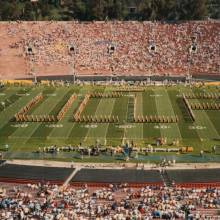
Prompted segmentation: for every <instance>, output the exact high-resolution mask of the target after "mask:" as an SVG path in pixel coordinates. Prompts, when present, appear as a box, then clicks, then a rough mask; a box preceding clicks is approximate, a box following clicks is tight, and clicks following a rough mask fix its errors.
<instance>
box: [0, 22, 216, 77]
mask: <svg viewBox="0 0 220 220" xmlns="http://www.w3.org/2000/svg"><path fill="white" fill-rule="evenodd" d="M1 30H4V32H2V33H3V35H7V36H8V37H9V38H11V39H14V40H13V41H11V42H9V48H10V49H11V50H14V51H16V50H17V52H16V53H18V54H17V55H18V56H25V59H26V61H27V63H29V66H31V65H32V66H33V65H34V66H35V67H37V66H38V65H44V66H45V67H47V66H52V65H54V64H55V63H56V64H59V65H61V66H62V65H63V66H69V67H70V68H69V69H71V68H74V71H75V72H76V73H77V74H99V75H111V74H118V75H143V74H146V75H150V74H153V75H155V74H159V75H186V74H190V75H191V74H219V72H220V63H219V55H220V44H219V42H220V34H219V33H220V22H219V21H212V20H207V21H201V22H199V21H195V22H184V23H178V24H173V23H172V24H169V23H161V22H134V21H133V22H132V21H131V22H120V21H115V22H104V21H103V22H98V21H97V22H90V23H78V22H53V21H50V22H30V23H28V22H17V23H16V22H10V23H7V22H6V23H4V24H2V25H1ZM5 30H6V31H5ZM3 61H4V60H3ZM30 63H31V65H30ZM35 71H36V72H37V68H36V69H35ZM41 71H42V70H41ZM65 71H66V69H65ZM65 71H64V72H65ZM64 72H63V73H62V71H61V70H60V69H59V73H61V74H64ZM65 73H67V72H65ZM54 74H58V73H56V70H54Z"/></svg>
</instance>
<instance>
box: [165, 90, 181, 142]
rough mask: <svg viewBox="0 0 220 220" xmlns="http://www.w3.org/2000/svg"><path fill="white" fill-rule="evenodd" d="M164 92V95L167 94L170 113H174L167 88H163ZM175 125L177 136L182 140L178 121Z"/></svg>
mask: <svg viewBox="0 0 220 220" xmlns="http://www.w3.org/2000/svg"><path fill="white" fill-rule="evenodd" d="M165 92H166V95H167V99H168V100H169V101H168V102H169V104H170V107H171V111H172V114H173V115H175V112H174V110H173V105H172V103H171V101H170V96H169V94H168V92H167V90H165ZM175 125H176V127H177V129H178V133H179V137H180V139H181V140H182V139H183V137H182V134H181V132H180V128H179V125H178V122H177V123H176V124H175Z"/></svg>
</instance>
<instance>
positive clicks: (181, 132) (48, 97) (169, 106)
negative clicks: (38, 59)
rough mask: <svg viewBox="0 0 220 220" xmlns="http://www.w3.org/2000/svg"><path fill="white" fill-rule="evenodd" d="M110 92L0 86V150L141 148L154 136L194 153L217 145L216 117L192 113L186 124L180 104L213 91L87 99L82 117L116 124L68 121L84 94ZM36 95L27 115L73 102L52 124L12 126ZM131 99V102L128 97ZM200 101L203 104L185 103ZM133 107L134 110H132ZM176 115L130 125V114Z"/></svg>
mask: <svg viewBox="0 0 220 220" xmlns="http://www.w3.org/2000/svg"><path fill="white" fill-rule="evenodd" d="M113 89H114V88H113V87H111V86H109V87H103V86H83V87H82V86H70V87H44V86H38V87H27V88H25V87H12V86H11V87H5V88H2V89H1V90H0V101H4V100H9V101H8V102H9V104H6V105H5V109H3V108H0V122H1V123H0V148H4V146H5V145H6V144H8V145H9V146H10V148H9V150H10V151H11V152H17V151H21V152H32V151H34V150H36V149H38V147H42V146H49V145H54V144H56V145H65V144H79V143H82V144H83V145H91V144H94V143H95V142H96V141H97V140H98V141H99V142H100V143H102V144H105V145H114V146H116V145H120V144H121V143H123V142H125V141H127V140H129V141H131V140H133V141H134V143H135V144H137V145H140V146H145V145H146V144H153V143H154V142H155V139H156V138H158V137H166V138H167V141H168V144H171V143H172V142H173V140H175V139H178V140H179V141H180V146H186V145H187V146H193V147H194V153H198V152H199V151H200V150H201V149H203V150H211V148H212V146H213V145H214V144H219V143H220V141H219V140H220V117H219V116H220V112H219V111H202V110H199V111H198V110H195V111H194V113H195V117H196V121H195V122H192V121H191V120H190V118H189V115H188V113H187V111H186V108H185V106H184V104H183V102H182V99H181V97H180V96H181V94H182V93H184V92H185V93H198V92H204V91H205V92H217V93H219V89H218V88H216V87H210V88H208V87H206V88H202V89H199V88H193V89H192V88H189V87H182V86H176V87H167V88H165V87H146V89H145V91H144V92H130V93H129V92H127V93H124V95H123V96H122V97H120V98H92V99H90V101H89V102H88V104H87V105H86V108H85V109H84V111H83V113H82V115H97V116H100V115H114V116H116V115H117V116H119V120H120V122H119V123H117V124H112V123H104V124H94V123H93V124H85V123H75V122H73V114H74V112H75V111H76V110H77V108H78V106H79V104H80V102H81V101H82V99H83V97H84V95H85V94H87V93H89V92H103V93H108V92H110V91H112V90H113ZM40 92H42V93H43V95H44V99H43V100H42V101H41V102H39V103H38V104H37V105H36V106H34V107H33V109H31V110H30V112H29V113H31V114H34V115H39V114H42V115H48V114H57V113H58V112H59V110H60V109H61V108H62V106H63V105H64V104H65V103H66V101H67V100H68V98H69V97H70V96H71V94H73V93H76V94H77V95H78V96H77V99H76V100H75V101H74V103H73V104H72V105H71V107H70V109H69V110H68V111H67V113H66V115H65V117H64V118H63V119H62V120H61V121H60V122H57V123H39V122H35V123H27V122H24V123H16V122H12V121H11V119H12V118H13V115H14V114H15V113H16V112H18V111H19V109H20V108H22V107H23V106H25V105H26V104H27V103H28V102H29V101H30V100H31V99H32V98H33V97H35V96H36V95H37V94H39V93H40ZM135 95H136V97H137V99H136V102H135V103H133V101H134V100H133V99H134V97H135ZM190 101H192V102H204V100H201V99H200V100H199V99H195V100H190ZM134 105H135V106H134ZM133 112H134V114H136V115H165V116H172V115H178V118H179V122H178V123H173V124H162V123H160V124H159V123H145V124H139V123H132V122H131V120H130V117H131V115H132V114H133Z"/></svg>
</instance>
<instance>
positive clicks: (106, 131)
mask: <svg viewBox="0 0 220 220" xmlns="http://www.w3.org/2000/svg"><path fill="white" fill-rule="evenodd" d="M115 102H116V98H114V103H113V105H112V110H111V115H112V112H113V109H114V106H115ZM109 125H110V123H108V125H107V127H106V130H105V136H104V137H105V139H104V140H106V135H107V133H108V128H109Z"/></svg>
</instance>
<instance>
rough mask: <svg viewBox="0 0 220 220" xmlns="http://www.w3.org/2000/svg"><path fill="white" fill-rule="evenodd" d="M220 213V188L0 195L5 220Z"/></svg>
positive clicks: (43, 190) (39, 188)
mask: <svg viewBox="0 0 220 220" xmlns="http://www.w3.org/2000/svg"><path fill="white" fill-rule="evenodd" d="M219 209H220V189H218V188H203V189H193V188H176V187H174V186H173V187H165V186H164V187H155V186H154V187H152V186H146V187H143V188H140V189H135V188H130V187H129V186H128V185H127V184H122V185H114V184H110V185H109V187H108V188H89V187H87V186H86V185H85V186H83V187H81V188H79V187H73V186H68V187H67V188H63V187H59V186H57V185H50V184H45V183H44V184H38V185H34V184H33V185H32V184H28V185H27V186H24V185H23V186H22V185H21V186H17V187H12V186H7V187H6V188H4V187H3V188H1V191H0V219H2V220H6V219H7V220H12V219H20V220H24V219H45V220H53V219H57V220H69V219H83V220H84V219H99V220H101V219H106V220H107V219H109V220H110V219H112V220H113V219H116V220H128V219H137V220H138V219H140V220H141V219H145V220H150V219H155V218H157V219H200V220H202V219H209V217H210V216H211V217H210V219H214V216H215V215H216V216H217V214H218V213H217V210H219ZM201 210H205V212H202V211H201ZM207 210H208V211H209V217H208V214H207V213H208V211H207ZM210 210H211V212H210ZM210 213H211V214H210Z"/></svg>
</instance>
